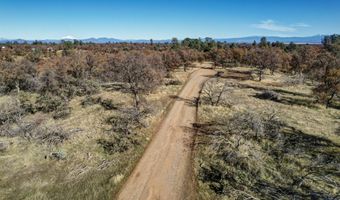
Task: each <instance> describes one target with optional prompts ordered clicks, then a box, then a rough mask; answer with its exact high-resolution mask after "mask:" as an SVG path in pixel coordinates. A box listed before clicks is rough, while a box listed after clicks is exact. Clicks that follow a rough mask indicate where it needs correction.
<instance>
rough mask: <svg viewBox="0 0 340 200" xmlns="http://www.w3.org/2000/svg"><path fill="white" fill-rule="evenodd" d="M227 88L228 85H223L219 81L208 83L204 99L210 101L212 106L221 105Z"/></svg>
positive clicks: (204, 91)
mask: <svg viewBox="0 0 340 200" xmlns="http://www.w3.org/2000/svg"><path fill="white" fill-rule="evenodd" d="M227 86H228V85H227V83H223V82H221V81H220V80H219V79H213V80H210V81H207V82H206V83H205V84H204V88H203V90H202V99H203V100H204V101H208V102H209V104H210V105H212V106H217V105H219V104H220V103H221V101H222V100H223V99H224V95H225V93H226V91H227Z"/></svg>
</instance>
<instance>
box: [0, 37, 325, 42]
mask: <svg viewBox="0 0 340 200" xmlns="http://www.w3.org/2000/svg"><path fill="white" fill-rule="evenodd" d="M261 37H263V36H249V37H240V38H216V39H215V40H216V41H219V42H227V43H253V42H254V41H256V42H259V41H260V39H261ZM323 37H324V36H323V35H315V36H308V37H277V36H267V40H268V41H269V42H276V41H279V42H283V43H290V42H294V43H297V44H307V43H308V44H321V41H322V38H323ZM79 40H81V41H83V42H84V43H96V44H104V43H121V42H127V43H150V40H145V39H140V40H137V39H135V40H121V39H115V38H106V37H101V38H87V39H79ZM34 41H35V40H23V39H6V38H0V43H6V42H16V43H19V44H22V43H28V44H31V43H33V42H34ZM38 41H41V42H44V43H60V42H61V41H62V40H61V39H55V40H54V39H51V40H50V39H47V40H38ZM66 41H72V40H71V39H66ZM153 42H154V43H169V42H171V40H170V39H168V40H153Z"/></svg>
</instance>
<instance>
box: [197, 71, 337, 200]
mask: <svg viewBox="0 0 340 200" xmlns="http://www.w3.org/2000/svg"><path fill="white" fill-rule="evenodd" d="M220 70H222V69H220ZM251 70H252V69H251V68H248V67H238V68H232V69H228V70H224V72H225V73H224V74H223V75H222V80H223V81H227V82H231V83H234V85H235V86H234V87H233V89H232V90H231V91H230V92H229V93H228V101H229V102H230V104H231V105H232V106H231V107H226V106H210V105H206V104H203V105H201V106H200V109H199V113H198V116H199V122H200V123H201V124H207V123H214V121H218V119H221V118H228V117H230V116H233V115H234V114H235V113H240V112H244V111H252V112H255V113H263V112H275V113H276V114H277V116H278V117H279V119H280V120H281V121H282V122H284V123H285V124H286V126H287V127H290V128H291V129H293V130H297V132H300V133H301V134H303V135H304V136H303V137H309V136H311V137H315V138H319V140H324V141H329V142H330V143H332V144H333V146H332V147H331V146H329V147H327V146H325V147H318V148H320V151H321V152H323V153H325V154H327V153H328V152H329V153H330V154H331V155H336V152H338V153H340V148H339V146H338V147H336V145H340V135H338V134H336V130H337V129H339V127H340V110H339V109H335V108H328V109H326V107H325V106H324V105H321V104H316V103H315V99H314V98H313V96H312V90H311V89H312V86H311V85H310V83H308V84H300V85H295V86H289V85H287V84H286V82H285V80H286V79H287V75H285V74H282V73H275V74H274V75H270V73H269V72H267V73H266V74H265V78H264V79H263V81H261V82H259V81H256V80H255V81H254V80H251V76H250V71H251ZM266 90H272V91H275V92H276V93H278V94H279V95H280V98H281V99H280V100H279V101H272V100H265V99H260V98H257V97H256V95H257V94H259V93H261V92H263V91H266ZM215 119H216V120H215ZM208 140H209V138H208V137H204V136H199V137H198V141H197V143H198V144H199V145H198V146H197V152H196V158H195V170H196V175H197V176H198V175H199V173H200V172H199V171H200V169H201V168H202V167H206V165H207V164H209V162H210V161H211V157H209V156H211V155H213V154H214V153H212V152H209V151H211V150H212V149H211V148H210V147H209V146H207V144H208V143H209V141H208ZM252 145H253V148H257V147H256V144H252ZM248 146H250V145H248ZM318 150H319V149H318ZM244 152H246V151H244ZM311 155H313V153H311ZM207 156H208V157H207ZM301 156H302V157H303V156H304V155H301ZM305 156H306V157H308V156H307V155H305ZM291 159H292V160H294V159H296V161H297V162H298V163H300V164H301V165H304V164H308V163H309V162H310V160H308V158H291ZM249 162H250V161H249ZM273 164H275V163H273ZM253 165H261V164H259V163H256V164H254V163H253ZM291 165H292V166H289V165H288V164H287V166H286V167H287V169H298V168H296V166H293V165H294V164H293V163H291ZM225 167H226V170H227V171H225V172H226V173H228V170H232V169H231V168H230V167H228V166H225ZM230 172H231V171H230ZM239 173H241V174H242V173H245V172H242V171H240V172H239ZM295 173H296V174H297V175H298V173H299V171H295V172H294V174H295ZM277 177H280V176H279V175H277ZM261 178H262V179H263V180H268V182H272V180H270V179H271V178H270V176H267V177H266V176H265V177H261ZM280 178H284V177H280ZM337 181H339V180H337ZM198 183H199V184H198V185H199V189H198V191H199V194H200V198H201V199H223V196H219V195H216V194H215V193H214V192H212V190H211V189H210V188H209V185H207V184H206V183H204V182H202V181H198ZM308 184H310V185H312V188H314V189H316V188H318V190H320V191H326V190H328V191H329V188H328V189H326V188H327V187H328V186H327V185H323V184H319V183H308ZM313 184H314V185H313ZM315 184H316V185H315ZM318 184H319V185H318ZM334 192H339V190H338V191H333V193H334ZM235 193H238V195H240V194H241V195H244V196H243V197H248V198H250V197H251V194H242V192H241V191H236V190H235ZM249 195H250V196H249ZM231 196H232V194H230V195H229V198H231ZM235 196H237V195H236V194H235ZM227 199H228V198H227ZM268 199H270V198H269V197H268Z"/></svg>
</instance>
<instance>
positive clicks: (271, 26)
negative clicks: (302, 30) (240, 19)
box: [252, 19, 301, 32]
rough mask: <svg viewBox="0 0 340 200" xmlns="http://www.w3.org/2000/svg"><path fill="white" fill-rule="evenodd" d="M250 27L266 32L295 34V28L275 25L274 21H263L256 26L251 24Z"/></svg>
mask: <svg viewBox="0 0 340 200" xmlns="http://www.w3.org/2000/svg"><path fill="white" fill-rule="evenodd" d="M300 25H301V24H300ZM252 27H255V28H259V29H264V30H268V31H277V32H295V31H296V27H297V26H286V25H281V24H278V23H276V22H275V21H274V20H271V19H268V20H265V21H261V22H260V23H258V24H252Z"/></svg>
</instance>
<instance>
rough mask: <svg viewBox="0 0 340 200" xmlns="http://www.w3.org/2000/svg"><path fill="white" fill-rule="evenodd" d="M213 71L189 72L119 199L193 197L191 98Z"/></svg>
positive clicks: (192, 113)
mask: <svg viewBox="0 0 340 200" xmlns="http://www.w3.org/2000/svg"><path fill="white" fill-rule="evenodd" d="M214 74H215V71H213V70H210V69H199V70H197V71H195V72H193V73H192V74H191V76H190V78H189V81H188V82H187V84H186V85H185V86H184V88H183V89H182V91H181V93H180V95H179V96H178V98H177V99H176V101H175V102H174V105H173V107H172V109H171V110H170V111H169V113H168V114H167V116H166V117H165V119H164V120H163V122H162V124H161V126H160V129H159V130H158V132H157V133H156V135H155V136H154V137H153V140H152V141H151V143H150V144H149V146H148V148H147V149H146V151H145V153H144V155H143V157H142V158H141V160H140V161H139V163H138V164H137V166H136V168H135V169H134V171H133V172H132V174H131V176H130V177H129V179H128V180H127V182H126V183H125V185H124V186H123V188H122V190H121V191H120V193H119V194H118V199H119V200H138V199H143V200H144V199H161V200H165V199H169V200H182V199H193V188H192V187H193V184H192V174H191V158H190V157H191V148H190V143H191V142H192V134H193V133H192V131H191V127H192V123H194V122H195V114H196V108H195V106H194V105H193V104H192V102H193V100H194V98H195V97H197V96H198V93H199V90H200V89H201V86H202V84H203V83H204V81H205V80H207V79H208V78H209V76H212V75H214ZM127 159H128V158H127Z"/></svg>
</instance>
